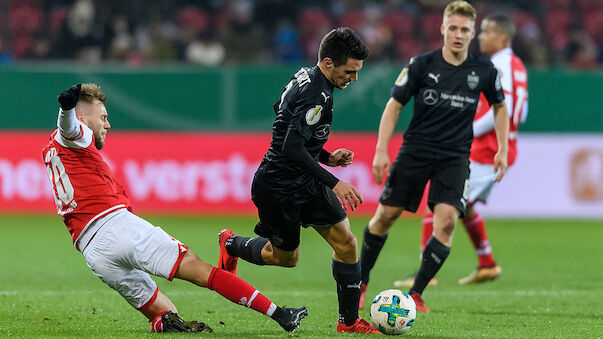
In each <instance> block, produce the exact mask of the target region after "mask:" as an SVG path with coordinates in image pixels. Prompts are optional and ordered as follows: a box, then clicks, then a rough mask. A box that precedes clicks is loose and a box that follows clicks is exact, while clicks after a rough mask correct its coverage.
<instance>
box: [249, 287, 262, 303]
mask: <svg viewBox="0 0 603 339" xmlns="http://www.w3.org/2000/svg"><path fill="white" fill-rule="evenodd" d="M259 293H260V291H258V290H255V291H253V294H252V295H251V298H249V301H248V302H247V307H251V303H252V302H253V299H255V297H256V296H257V295H258V294H259Z"/></svg>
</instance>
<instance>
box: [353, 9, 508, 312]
mask: <svg viewBox="0 0 603 339" xmlns="http://www.w3.org/2000/svg"><path fill="white" fill-rule="evenodd" d="M475 18H476V12H475V9H474V8H473V7H472V6H471V5H470V4H469V3H467V2H465V1H454V2H451V3H450V4H448V6H447V7H446V9H445V10H444V16H443V22H442V25H441V27H440V31H441V33H442V35H443V37H444V44H443V47H442V48H441V49H438V50H435V51H432V52H429V53H426V54H422V55H419V56H417V57H414V58H412V59H411V60H410V64H409V65H408V67H406V68H404V69H403V70H402V72H401V73H400V75H399V76H398V78H397V79H396V82H395V84H394V87H393V88H392V91H391V98H390V99H389V101H388V102H387V104H386V106H385V109H384V111H383V115H382V117H381V123H380V125H379V139H378V142H377V147H376V151H375V157H374V159H373V176H374V178H375V181H376V182H377V183H378V184H381V183H382V181H383V172H384V171H385V172H386V174H387V175H389V176H388V178H387V181H386V183H385V187H384V189H383V192H382V194H381V197H380V198H379V202H380V204H379V207H378V208H377V211H376V213H375V215H374V216H373V218H372V219H371V220H370V221H369V223H368V225H367V226H366V228H365V231H364V239H363V243H362V254H361V259H360V261H361V266H362V281H363V284H362V297H361V300H360V307H362V306H363V303H364V294H365V293H366V284H368V282H369V273H370V270H371V269H372V268H373V266H374V264H375V261H376V260H377V256H378V255H379V252H380V251H381V249H382V248H383V244H384V243H385V240H386V239H387V232H388V231H389V229H390V228H391V227H392V225H393V224H394V222H395V221H396V219H397V218H398V217H399V216H400V214H401V213H402V211H404V210H407V211H410V212H416V210H417V207H418V206H419V203H420V201H421V198H422V196H423V191H424V189H425V185H426V184H427V182H428V181H430V182H431V184H430V188H429V196H428V205H429V208H430V209H431V210H432V211H433V212H434V220H433V228H434V233H433V235H432V237H431V238H430V239H429V241H428V242H427V245H426V246H425V249H424V251H423V256H422V261H421V266H420V268H419V271H418V272H417V275H416V279H415V282H414V285H413V286H412V288H411V289H410V290H409V292H410V295H411V296H412V297H413V299H414V300H415V303H416V305H417V310H418V311H423V312H428V311H429V308H427V307H426V306H425V304H424V302H423V299H422V297H421V294H422V293H423V290H424V289H425V287H426V286H427V283H428V282H429V281H430V280H431V278H433V277H434V276H435V274H436V273H437V271H438V270H439V269H440V267H441V266H442V264H443V263H444V260H445V259H446V257H447V256H448V254H449V252H450V245H451V243H452V234H453V232H454V228H455V225H456V222H457V220H458V219H459V217H460V216H463V215H464V214H465V208H466V203H467V201H466V199H467V189H468V186H467V184H468V179H469V150H470V148H471V142H472V140H473V130H472V123H473V117H474V115H475V111H476V109H477V104H478V100H479V96H480V93H484V96H485V97H486V99H487V100H488V102H489V103H490V105H492V106H493V107H494V115H495V129H496V135H497V139H498V153H497V154H496V155H495V157H494V167H495V171H499V174H498V177H497V178H496V180H500V179H501V178H502V177H503V175H504V173H505V170H506V167H507V147H508V146H507V135H508V130H509V118H508V115H507V108H506V106H505V103H504V94H503V91H502V86H501V83H500V78H499V75H498V72H497V71H496V69H495V68H494V66H493V65H492V63H491V62H490V61H489V60H487V59H486V58H482V57H478V56H476V55H474V54H472V53H468V48H469V43H470V42H471V40H472V39H473V37H474V36H475ZM413 96H414V98H415V100H414V113H413V117H412V120H411V122H410V126H409V127H408V130H407V131H406V133H405V134H404V143H403V145H402V147H401V148H400V151H399V153H398V156H397V157H396V160H395V161H394V163H393V166H392V167H391V169H390V162H389V157H388V155H387V145H388V143H389V140H390V138H391V136H392V133H393V131H394V128H395V127H396V124H397V122H398V119H399V116H400V111H401V110H402V107H403V106H404V105H405V104H406V103H407V102H408V100H409V99H410V98H411V97H413Z"/></svg>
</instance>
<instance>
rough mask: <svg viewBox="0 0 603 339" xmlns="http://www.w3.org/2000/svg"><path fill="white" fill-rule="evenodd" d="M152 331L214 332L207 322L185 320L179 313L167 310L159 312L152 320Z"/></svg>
mask: <svg viewBox="0 0 603 339" xmlns="http://www.w3.org/2000/svg"><path fill="white" fill-rule="evenodd" d="M151 331H152V332H196V333H200V332H206V333H210V332H213V330H212V329H211V327H209V326H207V325H206V324H205V323H203V322H201V321H198V320H195V321H184V320H182V319H181V318H180V317H179V316H178V314H176V313H174V312H172V311H165V312H161V313H159V314H157V315H156V316H155V318H153V320H152V321H151Z"/></svg>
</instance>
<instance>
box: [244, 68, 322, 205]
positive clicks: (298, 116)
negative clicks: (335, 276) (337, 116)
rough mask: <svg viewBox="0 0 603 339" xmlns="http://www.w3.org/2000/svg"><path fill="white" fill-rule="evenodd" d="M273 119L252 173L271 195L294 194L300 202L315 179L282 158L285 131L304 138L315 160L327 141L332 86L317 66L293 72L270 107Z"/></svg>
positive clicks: (285, 136) (294, 163)
mask: <svg viewBox="0 0 603 339" xmlns="http://www.w3.org/2000/svg"><path fill="white" fill-rule="evenodd" d="M274 112H275V113H276V119H275V121H274V124H273V125H272V140H271V141H270V148H269V149H268V152H266V154H265V155H264V158H263V160H262V164H261V165H260V168H259V169H258V171H257V172H256V175H255V178H256V180H260V181H261V182H263V183H264V184H267V185H269V186H270V187H271V188H272V190H273V192H274V193H277V194H278V193H280V194H283V195H291V194H295V196H296V198H299V199H303V197H304V196H306V195H307V194H306V193H315V192H316V184H317V180H316V178H315V177H313V176H312V175H311V174H310V173H308V172H307V171H305V170H303V169H302V168H301V167H300V166H299V165H298V164H297V163H296V162H295V161H294V160H293V159H291V158H289V157H286V156H284V155H283V152H282V151H283V145H284V144H285V141H286V139H287V136H288V134H289V131H292V130H294V131H297V132H299V134H301V135H302V136H303V138H304V139H305V144H304V146H305V148H306V150H307V151H308V153H309V154H310V156H311V157H312V158H313V159H314V160H315V161H318V159H319V155H320V153H321V150H322V148H323V146H324V144H325V143H326V142H327V139H328V138H329V133H330V131H331V122H332V120H333V85H332V84H331V83H330V82H329V80H327V78H326V77H325V76H324V74H322V72H321V71H320V69H319V68H318V66H315V67H308V68H307V67H304V68H301V69H300V70H299V71H297V72H296V73H295V74H294V75H293V77H291V80H290V81H289V83H288V84H287V86H285V89H284V91H283V93H282V94H281V97H280V99H279V100H278V101H277V102H276V103H275V104H274Z"/></svg>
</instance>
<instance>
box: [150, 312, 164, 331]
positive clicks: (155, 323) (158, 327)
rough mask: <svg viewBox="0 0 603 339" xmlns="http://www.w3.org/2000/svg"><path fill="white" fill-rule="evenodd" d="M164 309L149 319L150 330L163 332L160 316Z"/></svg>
mask: <svg viewBox="0 0 603 339" xmlns="http://www.w3.org/2000/svg"><path fill="white" fill-rule="evenodd" d="M164 313H165V311H163V312H161V313H159V314H157V315H156V316H155V318H153V320H152V321H151V332H163V323H162V322H161V316H162V315H163V314H164Z"/></svg>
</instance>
